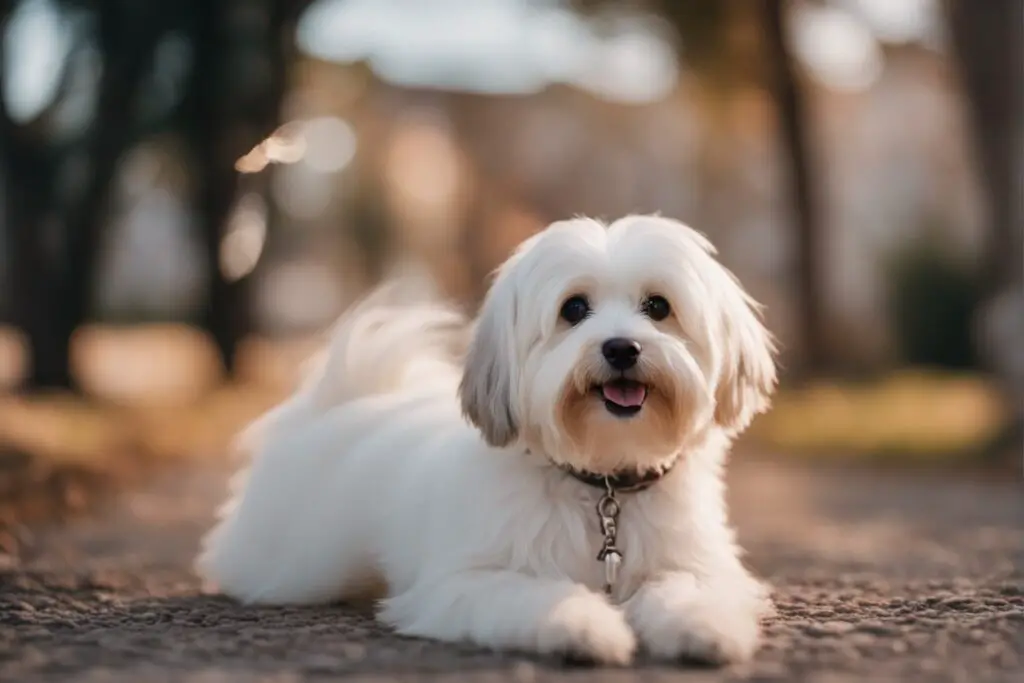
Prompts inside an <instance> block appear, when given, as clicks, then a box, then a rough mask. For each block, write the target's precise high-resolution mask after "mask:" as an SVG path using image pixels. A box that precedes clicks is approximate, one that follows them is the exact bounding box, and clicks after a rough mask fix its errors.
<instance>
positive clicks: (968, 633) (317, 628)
mask: <svg viewBox="0 0 1024 683" xmlns="http://www.w3.org/2000/svg"><path fill="white" fill-rule="evenodd" d="M730 480H731V481H730V484H731V494H730V495H731V497H732V500H733V503H734V517H735V521H736V523H737V525H738V527H739V529H740V535H741V539H742V541H743V543H744V545H745V546H746V547H747V548H748V549H749V556H748V560H749V563H750V565H751V566H752V567H753V568H754V569H755V570H756V571H757V572H758V573H759V574H761V575H762V576H764V577H766V578H767V579H769V580H770V581H771V582H772V583H773V584H774V586H775V590H776V601H777V604H778V608H779V615H778V617H777V618H775V619H773V620H772V621H771V622H770V623H769V624H768V625H767V627H766V630H767V637H766V642H765V645H764V648H763V649H762V650H761V652H760V653H759V654H758V656H757V657H756V659H755V660H754V661H753V662H752V663H749V664H746V665H742V666H736V667H732V668H729V669H724V670H710V669H694V668H685V667H671V666H664V665H655V664H652V663H648V662H640V663H639V665H638V668H639V669H640V670H639V671H638V670H599V671H593V670H589V669H581V668H578V667H566V666H563V665H562V663H560V662H556V661H546V660H539V659H532V658H529V657H520V656H498V655H494V654H490V653H487V652H481V651H478V650H476V649H474V648H472V647H452V646H444V645H438V644H434V643H430V642H424V641H419V640H413V639H405V638H399V637H396V636H395V635H393V634H390V633H388V631H387V630H386V629H383V628H381V627H379V626H377V625H375V624H374V622H373V620H372V618H371V617H370V616H369V615H368V614H367V613H366V612H363V611H358V610H353V609H350V608H346V607H341V606H332V607H322V608H315V609H312V608H307V609H297V608H289V609H271V608H249V607H240V606H238V605H235V604H233V603H232V602H230V601H228V600H226V599H222V598H219V597H210V596H203V595H201V591H200V585H199V582H198V581H197V579H196V578H195V576H194V575H193V574H192V573H191V571H190V561H191V558H192V556H193V554H194V552H195V549H196V545H197V541H198V538H199V535H200V534H201V532H202V531H203V530H204V529H205V528H206V526H207V525H208V524H209V521H210V516H211V514H212V509H213V507H214V506H215V504H216V502H217V501H218V499H219V498H220V496H221V495H222V493H223V486H224V472H223V471H222V468H221V466H215V465H211V464H205V465H192V466H190V468H189V469H188V471H178V472H174V473H169V474H166V475H165V476H161V477H160V478H159V480H158V481H156V482H154V483H153V484H152V485H151V486H147V487H146V488H145V489H141V490H138V491H136V492H134V493H130V494H126V495H124V496H123V497H121V498H119V499H118V500H117V501H116V502H114V503H112V504H111V506H110V507H109V508H108V509H107V510H106V511H105V512H104V513H102V514H100V515H97V516H94V517H92V518H89V519H82V520H79V521H77V522H74V523H71V524H70V525H66V526H63V527H59V528H50V529H21V530H20V535H21V536H22V538H21V541H22V547H23V556H22V558H21V559H19V560H13V559H9V560H8V561H7V566H5V567H0V680H3V681H19V682H20V683H30V682H32V681H60V680H74V681H125V682H126V683H127V682H132V683H135V682H141V681H164V680H167V681H202V682H204V683H213V682H218V681H289V682H291V681H305V680H326V679H330V678H332V677H335V676H339V675H347V676H352V675H354V674H360V675H363V676H365V677H366V678H367V679H370V678H372V679H373V680H377V681H392V680H412V679H420V678H423V677H431V678H434V679H436V680H442V679H443V680H493V681H503V680H507V681H520V682H524V683H525V682H530V681H547V680H551V681H555V680H569V679H585V680H588V681H595V682H600V681H630V680H641V679H643V680H659V679H664V680H668V679H669V677H672V678H673V679H675V680H686V681H694V682H697V681H733V680H758V681H769V680H773V681H774V680H778V681H815V682H822V683H825V682H840V681H854V680H870V681H883V680H914V681H970V682H971V683H981V682H983V681H1006V682H1007V683H1009V681H1019V680H1024V495H1022V492H1021V486H1020V481H1019V479H1017V480H1013V479H1011V478H1008V477H1002V478H1001V479H1000V478H998V477H993V476H988V477H983V476H967V475H962V474H961V475H956V476H952V475H950V474H949V473H946V474H935V475H926V474H922V473H920V472H917V473H903V474H900V473H896V472H891V471H889V472H882V471H877V470H874V471H865V470H856V469H849V468H848V469H838V468H837V467H836V466H833V467H831V468H823V467H821V466H818V467H815V468H812V467H810V466H809V465H806V464H805V465H797V464H794V463H793V462H792V461H784V460H782V459H775V458H768V457H754V456H753V455H750V454H739V455H737V457H735V458H734V460H733V467H732V470H731V473H730Z"/></svg>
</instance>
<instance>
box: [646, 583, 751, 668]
mask: <svg viewBox="0 0 1024 683" xmlns="http://www.w3.org/2000/svg"><path fill="white" fill-rule="evenodd" d="M736 593H742V590H737V592H736ZM736 593H732V594H730V593H729V592H725V591H722V592H719V591H712V590H709V589H707V588H703V589H702V588H699V587H698V586H697V584H696V581H695V580H693V579H692V577H689V578H687V577H681V578H679V579H673V580H669V581H666V582H662V583H659V584H658V585H655V586H651V587H645V588H642V589H641V590H640V592H639V593H638V594H637V595H636V596H635V597H634V599H633V600H632V601H631V603H630V605H629V612H628V614H629V621H630V623H631V624H632V625H633V629H634V630H635V632H636V634H637V637H639V639H640V642H641V644H642V645H643V647H644V648H645V649H646V650H647V651H648V652H649V653H650V654H651V655H653V656H655V657H658V658H662V659H681V660H688V661H696V662H702V663H706V664H714V665H723V664H731V663H735V662H742V661H745V660H747V659H750V658H751V657H752V656H753V655H754V653H755V652H756V651H757V647H758V644H759V642H760V637H761V625H760V620H761V616H762V615H763V614H765V611H766V609H767V607H766V605H767V604H768V603H767V602H766V600H765V598H763V597H760V596H755V595H751V596H742V595H737V594H736Z"/></svg>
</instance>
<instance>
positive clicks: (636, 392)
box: [594, 378, 647, 417]
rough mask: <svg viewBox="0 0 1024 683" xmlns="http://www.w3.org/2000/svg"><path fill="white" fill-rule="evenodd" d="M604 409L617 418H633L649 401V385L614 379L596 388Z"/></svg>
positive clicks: (595, 390)
mask: <svg viewBox="0 0 1024 683" xmlns="http://www.w3.org/2000/svg"><path fill="white" fill-rule="evenodd" d="M594 392H595V393H596V394H598V395H599V396H600V397H601V399H602V400H603V401H604V407H605V408H606V409H607V410H608V412H609V413H611V414H612V415H615V416H616V417H632V416H633V415H636V414H637V413H639V412H640V409H641V408H643V406H644V401H646V400H647V385H646V384H644V383H642V382H637V381H636V380H632V379H624V378H620V379H613V380H609V381H607V382H605V383H604V384H599V385H597V386H595V387H594Z"/></svg>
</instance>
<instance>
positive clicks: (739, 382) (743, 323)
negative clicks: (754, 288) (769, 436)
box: [715, 275, 776, 435]
mask: <svg viewBox="0 0 1024 683" xmlns="http://www.w3.org/2000/svg"><path fill="white" fill-rule="evenodd" d="M729 279H730V280H732V283H731V284H732V285H733V287H734V289H733V290H732V292H731V294H733V295H734V296H729V297H727V298H728V299H729V303H728V304H726V305H725V306H724V307H723V311H722V312H723V319H722V338H723V340H724V343H723V345H722V353H723V358H722V366H721V373H720V375H719V379H718V385H717V387H716V389H715V400H716V406H715V422H717V423H718V424H719V426H721V427H722V428H723V429H724V430H725V431H726V432H728V433H730V434H734V435H735V434H739V433H740V432H742V431H743V430H744V429H746V428H747V427H748V426H749V425H750V422H751V420H753V419H754V417H755V416H756V415H758V414H759V413H762V412H764V411H765V410H767V409H768V406H769V405H770V404H771V396H772V394H773V393H774V391H775V381H776V369H775V351H776V349H775V341H774V339H773V338H772V336H771V334H770V333H769V332H768V330H767V329H765V327H764V324H763V323H762V322H761V311H760V305H759V304H758V303H757V302H756V301H754V300H753V299H752V298H751V297H750V296H749V295H747V294H746V293H745V292H744V291H743V290H742V289H741V288H740V285H739V283H738V282H736V280H735V278H733V277H732V276H731V275H730V276H729Z"/></svg>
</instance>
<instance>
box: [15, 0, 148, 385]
mask: <svg viewBox="0 0 1024 683" xmlns="http://www.w3.org/2000/svg"><path fill="white" fill-rule="evenodd" d="M62 7H63V9H64V10H65V11H67V10H89V11H91V15H92V16H91V19H92V21H91V22H80V23H77V24H74V25H73V26H74V27H75V29H73V30H75V35H73V43H72V49H71V50H69V53H68V55H67V57H66V58H65V60H64V62H63V64H62V66H61V69H62V72H61V75H60V82H59V85H58V88H57V94H56V96H55V97H53V98H52V100H51V102H50V103H49V105H48V106H46V107H44V108H43V109H42V110H41V111H40V112H39V113H38V114H36V115H35V116H33V117H32V118H31V119H29V120H28V121H24V122H16V121H15V119H14V118H13V117H12V115H11V113H10V111H9V110H8V108H7V105H6V100H5V98H4V97H0V141H2V143H0V144H2V149H0V153H2V159H3V161H2V163H3V171H2V172H3V179H4V198H5V202H4V206H5V210H4V219H3V220H4V226H5V232H6V237H7V242H8V244H9V245H10V247H11V254H12V258H11V262H12V281H13V282H12V286H11V288H10V289H11V292H12V298H13V301H12V302H11V303H12V305H13V307H14V314H15V319H16V320H17V322H18V324H19V325H20V326H21V327H22V329H23V331H24V333H25V334H26V336H27V338H28V344H29V352H30V356H31V359H32V365H31V369H30V374H29V377H28V385H29V386H30V387H31V388H35V389H52V388H63V389H74V388H75V383H74V379H73V377H72V374H71V371H70V361H69V355H68V351H69V347H70V341H71V336H72V334H73V332H74V331H75V329H76V328H78V326H79V325H81V323H82V322H84V320H85V318H86V315H87V314H88V308H89V302H90V295H91V286H92V283H93V281H94V270H95V264H96V255H97V248H98V244H99V232H100V230H101V228H102V225H103V223H104V219H105V217H106V208H107V199H108V196H109V190H110V186H111V181H112V179H113V177H114V173H115V171H116V168H117V164H118V161H119V160H120V158H121V157H122V155H123V154H124V153H125V151H127V149H128V148H129V147H130V146H131V144H133V143H134V142H135V141H137V139H138V138H137V135H138V133H139V132H140V131H138V130H137V129H136V128H135V127H134V126H133V125H132V124H133V119H132V113H133V110H134V109H135V107H136V105H137V96H138V94H139V88H140V85H141V83H142V81H143V79H144V77H145V76H146V75H147V72H148V71H149V69H150V65H151V63H152V56H153V46H154V44H155V43H156V40H157V38H158V37H159V35H160V33H161V31H162V27H161V24H162V23H163V22H164V21H165V13H164V11H163V10H162V9H161V8H160V7H157V6H155V5H154V6H152V7H148V6H147V8H146V9H143V6H142V5H141V4H140V3H133V2H130V1H128V0H122V1H121V2H117V1H116V0H110V1H108V2H97V3H89V2H85V1H84V0H65V2H64V3H63V4H62ZM15 8H16V3H14V2H7V3H5V4H4V5H3V6H2V7H0V33H2V34H3V35H5V37H6V34H7V28H8V25H9V21H10V19H11V17H12V16H13V13H14V9H15ZM90 24H91V27H92V28H93V31H92V34H91V35H90V34H89V33H86V31H88V29H89V27H90ZM90 44H91V45H90ZM90 47H92V48H93V49H95V50H96V51H97V52H98V53H99V55H100V59H101V64H102V70H101V75H100V77H99V79H98V82H97V83H96V84H95V108H94V112H93V114H92V116H91V120H90V122H89V124H88V125H87V126H85V127H84V129H83V130H82V131H80V132H78V133H77V134H74V133H72V134H68V133H67V132H65V131H62V130H61V129H60V126H59V122H58V116H59V114H60V108H61V106H62V105H64V104H65V102H66V99H67V97H68V95H69V90H70V86H71V79H72V74H73V68H74V66H75V64H76V60H81V59H83V57H84V53H85V51H86V50H87V49H89V48H90ZM4 53H6V50H4ZM5 56H6V54H4V55H3V56H0V93H6V91H7V88H6V83H5V82H4V78H5V76H6V75H7V72H8V70H7V68H6V67H7V65H6V64H5V63H4V61H3V60H4V57H5ZM69 176H73V178H75V179H77V180H78V182H69V180H68V178H69Z"/></svg>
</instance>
